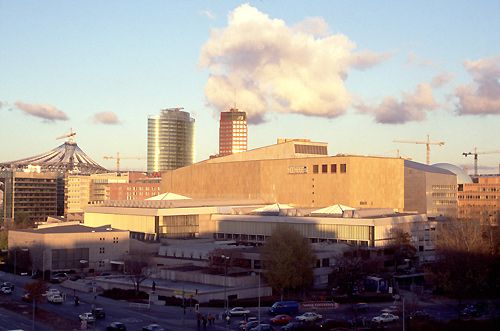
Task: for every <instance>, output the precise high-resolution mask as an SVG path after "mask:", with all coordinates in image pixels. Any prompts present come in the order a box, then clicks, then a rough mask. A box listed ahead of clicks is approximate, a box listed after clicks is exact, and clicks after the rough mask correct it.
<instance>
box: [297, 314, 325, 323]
mask: <svg viewBox="0 0 500 331" xmlns="http://www.w3.org/2000/svg"><path fill="white" fill-rule="evenodd" d="M322 318H323V316H322V315H320V314H318V313H315V312H307V313H303V314H302V315H299V316H297V317H296V319H297V321H304V322H314V321H317V320H320V319H322Z"/></svg>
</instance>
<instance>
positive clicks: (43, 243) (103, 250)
mask: <svg viewBox="0 0 500 331" xmlns="http://www.w3.org/2000/svg"><path fill="white" fill-rule="evenodd" d="M8 245H9V250H10V251H16V250H19V249H23V250H24V251H26V250H28V251H29V252H30V256H31V259H32V263H33V270H40V271H41V270H43V271H47V270H50V271H66V270H75V271H90V272H92V271H107V270H119V269H121V268H122V266H123V261H124V256H125V255H126V254H128V252H129V246H130V240H129V231H126V230H118V229H113V228H110V227H108V226H103V227H94V228H93V227H88V226H84V225H81V224H78V222H65V223H54V224H46V225H44V226H41V227H39V228H37V229H27V230H10V231H9V239H8Z"/></svg>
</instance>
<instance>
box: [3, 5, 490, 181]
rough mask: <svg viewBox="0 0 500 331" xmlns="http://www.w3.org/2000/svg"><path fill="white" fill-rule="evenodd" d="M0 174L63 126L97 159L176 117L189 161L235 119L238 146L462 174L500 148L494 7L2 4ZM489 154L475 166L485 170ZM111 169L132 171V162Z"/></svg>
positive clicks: (44, 147)
mask: <svg viewBox="0 0 500 331" xmlns="http://www.w3.org/2000/svg"><path fill="white" fill-rule="evenodd" d="M0 15H1V16H0V17H1V19H0V45H1V46H0V124H1V126H0V162H5V161H12V160H17V159H21V158H25V157H29V156H33V155H36V154H40V153H43V152H46V151H48V150H50V149H52V148H55V147H56V146H58V145H59V144H60V143H62V141H56V140H55V138H56V137H59V136H61V135H63V134H65V133H67V132H69V130H70V128H73V130H75V131H76V132H77V136H76V141H77V143H78V145H79V146H80V147H81V148H82V149H83V150H84V151H85V152H86V153H87V154H88V155H89V156H90V157H91V158H93V159H94V160H95V161H97V162H98V163H99V164H101V165H102V166H104V167H106V168H108V169H110V170H113V169H114V168H115V162H114V161H113V160H104V159H103V156H104V155H115V154H116V152H120V154H121V155H123V156H124V157H126V156H143V157H146V154H147V118H148V115H153V114H158V113H159V111H160V110H161V109H165V108H174V107H183V108H184V110H185V111H187V112H189V113H191V115H192V116H193V117H194V118H195V120H196V138H195V139H196V143H195V149H196V160H197V161H201V160H204V159H207V158H208V157H209V155H211V154H216V153H217V152H218V130H219V124H218V119H219V113H220V111H225V110H229V108H231V107H233V106H236V108H238V109H240V110H241V111H245V112H247V115H248V120H249V127H248V148H249V149H253V148H257V147H261V146H265V145H270V144H273V143H275V142H276V139H277V138H278V137H286V138H308V139H311V140H313V141H324V142H327V143H328V144H329V148H328V151H329V154H330V155H335V154H339V153H342V154H360V155H379V156H396V154H397V150H399V153H400V155H401V156H403V157H410V158H411V159H412V160H413V161H417V162H422V163H425V154H426V153H425V146H424V145H415V144H401V143H394V142H393V140H397V139H400V140H419V141H423V140H425V139H426V136H427V134H429V135H430V139H431V140H432V141H444V142H445V145H444V146H432V147H431V163H441V162H446V163H452V164H455V165H457V166H460V167H463V166H466V167H467V168H468V169H469V173H472V171H473V156H468V157H467V158H466V157H464V156H463V155H462V153H464V152H473V151H474V148H475V147H477V149H478V151H479V152H482V151H500V43H499V42H498V40H499V37H498V31H500V2H499V1H480V2H471V1H465V0H464V1H451V0H448V1H419V2H409V1H408V2H405V1H349V2H348V1H332V0H330V1H313V2H307V1H286V2H285V1H266V0H262V1H249V2H241V1H159V0H158V1H147V2H139V1H127V0H124V1H118V0H111V1H105V2H103V1H93V0H90V1H55V0H54V1H29V0H27V1H6V0H0ZM499 164H500V153H492V154H485V155H480V156H479V170H480V173H498V172H499V168H498V167H499ZM121 167H122V169H133V170H146V161H145V159H144V160H123V161H122V162H121Z"/></svg>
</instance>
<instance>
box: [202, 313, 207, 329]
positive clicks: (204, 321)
mask: <svg viewBox="0 0 500 331" xmlns="http://www.w3.org/2000/svg"><path fill="white" fill-rule="evenodd" d="M206 328H207V317H206V316H205V315H203V329H206Z"/></svg>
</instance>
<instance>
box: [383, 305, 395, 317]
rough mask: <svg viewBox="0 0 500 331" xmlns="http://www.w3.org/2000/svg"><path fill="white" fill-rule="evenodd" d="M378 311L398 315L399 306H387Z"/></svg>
mask: <svg viewBox="0 0 500 331" xmlns="http://www.w3.org/2000/svg"><path fill="white" fill-rule="evenodd" d="M380 312H382V313H388V314H393V315H398V314H399V307H398V306H389V307H387V308H384V309H382V310H381V311H380Z"/></svg>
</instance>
